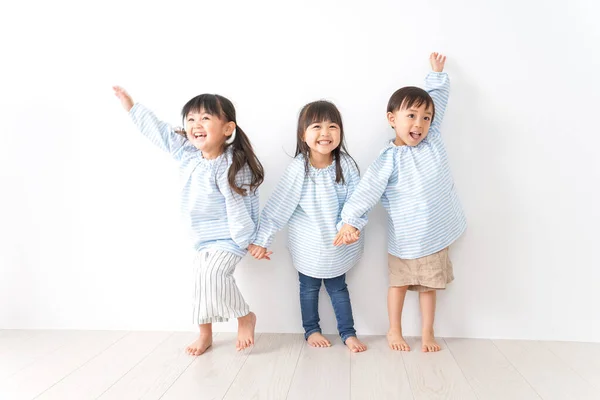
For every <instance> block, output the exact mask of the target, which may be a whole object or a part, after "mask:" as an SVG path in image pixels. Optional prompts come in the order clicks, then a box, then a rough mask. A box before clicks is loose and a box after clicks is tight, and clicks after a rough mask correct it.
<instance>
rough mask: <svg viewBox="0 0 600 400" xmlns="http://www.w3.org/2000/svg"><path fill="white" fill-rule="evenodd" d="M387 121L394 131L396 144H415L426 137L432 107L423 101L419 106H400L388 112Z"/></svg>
mask: <svg viewBox="0 0 600 400" xmlns="http://www.w3.org/2000/svg"><path fill="white" fill-rule="evenodd" d="M387 117H388V122H389V123H390V125H391V126H392V128H394V131H395V132H396V140H395V142H394V144H395V145H396V146H416V145H418V144H419V143H421V142H422V141H423V139H425V138H426V137H427V133H429V127H430V126H431V120H432V118H433V109H432V107H427V105H426V104H425V103H423V104H421V105H420V106H419V107H417V106H415V105H413V106H412V107H409V108H402V107H400V109H399V110H398V111H396V112H394V113H392V112H388V114H387Z"/></svg>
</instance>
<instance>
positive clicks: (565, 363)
mask: <svg viewBox="0 0 600 400" xmlns="http://www.w3.org/2000/svg"><path fill="white" fill-rule="evenodd" d="M538 343H541V344H542V346H544V348H545V349H546V350H548V351H549V352H550V353H551V354H552V355H553V356H554V357H556V358H558V359H559V360H560V361H562V362H563V364H564V365H565V366H566V367H567V368H568V369H570V370H571V371H573V372H574V373H575V375H577V376H578V377H580V378H581V379H582V380H583V381H584V382H586V383H587V384H588V385H590V386H591V387H592V388H593V389H595V390H599V389H600V388H597V387H596V385H594V384H593V383H592V382H590V381H588V380H587V378H585V377H584V376H582V375H581V374H580V373H579V372H577V371H576V370H575V369H574V368H573V367H571V364H570V363H569V362H567V361H566V360H565V359H563V358H562V357H560V356H559V355H558V354H556V353H555V352H553V351H552V349H551V348H550V347H549V346H548V344H547V343H544V342H541V341H538Z"/></svg>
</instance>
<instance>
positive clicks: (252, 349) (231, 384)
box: [221, 333, 262, 399]
mask: <svg viewBox="0 0 600 400" xmlns="http://www.w3.org/2000/svg"><path fill="white" fill-rule="evenodd" d="M261 337H262V333H259V334H258V337H257V338H256V339H255V340H254V345H253V346H252V348H251V349H250V351H249V352H248V354H246V357H245V358H244V362H243V363H242V365H240V369H238V371H237V373H236V374H235V376H234V377H233V379H232V380H231V383H230V384H229V386H228V387H227V390H226V391H225V393H223V397H221V399H224V398H225V397H227V393H229V391H230V390H231V387H232V386H233V383H234V382H235V380H236V379H237V377H238V375H239V374H240V372H241V371H242V369H243V368H244V365H246V362H247V361H248V357H250V355H251V354H252V352H253V351H254V346H256V342H257V341H258V339H260V338H261Z"/></svg>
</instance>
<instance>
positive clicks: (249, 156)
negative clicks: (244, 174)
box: [227, 126, 265, 196]
mask: <svg viewBox="0 0 600 400" xmlns="http://www.w3.org/2000/svg"><path fill="white" fill-rule="evenodd" d="M233 135H235V137H234V138H233V141H232V142H231V144H230V146H231V147H232V149H233V152H232V154H233V155H232V162H231V167H229V175H228V176H227V178H228V181H229V186H231V189H232V190H233V191H235V192H236V193H238V194H240V195H242V196H246V195H248V194H249V192H248V190H247V189H244V188H243V186H248V187H249V190H250V191H251V192H253V193H256V190H257V189H258V187H259V186H260V185H261V184H262V183H263V180H264V178H265V171H264V169H263V166H262V164H261V163H260V161H259V160H258V157H256V154H255V153H254V149H253V148H252V144H251V143H250V139H248V136H247V135H246V133H244V131H243V130H242V128H240V127H239V126H236V128H235V132H234V133H233ZM246 164H247V165H248V168H250V172H251V173H252V179H251V181H250V183H249V184H245V185H244V184H242V185H241V186H238V185H237V183H236V176H237V173H238V172H239V171H240V170H241V169H242V168H244V166H245V165H246Z"/></svg>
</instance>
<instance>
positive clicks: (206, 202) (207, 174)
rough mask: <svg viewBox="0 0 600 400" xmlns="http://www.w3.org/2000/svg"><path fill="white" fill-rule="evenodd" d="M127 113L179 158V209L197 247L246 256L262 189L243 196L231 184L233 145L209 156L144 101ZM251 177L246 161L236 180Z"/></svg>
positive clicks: (168, 151)
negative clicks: (220, 152)
mask: <svg viewBox="0 0 600 400" xmlns="http://www.w3.org/2000/svg"><path fill="white" fill-rule="evenodd" d="M129 114H130V116H131V119H132V120H133V122H134V123H135V125H136V126H137V127H138V129H139V130H140V131H141V132H142V133H143V134H144V136H146V137H147V138H148V139H150V141H151V142H152V143H154V144H155V145H156V146H158V147H159V148H160V149H161V150H163V151H165V152H167V153H169V154H170V155H171V157H173V158H174V159H175V160H177V161H178V162H179V176H180V180H181V212H182V214H183V218H184V222H185V224H186V225H187V228H188V230H189V232H190V235H191V238H192V242H193V244H194V248H195V250H196V251H200V250H204V249H207V248H212V249H217V250H224V251H228V252H230V253H233V254H235V255H238V256H240V257H243V256H244V255H245V254H246V251H247V250H246V249H247V248H248V245H249V244H250V243H252V241H253V240H254V236H255V234H256V225H257V222H258V213H259V208H258V207H259V206H258V192H257V193H256V194H255V193H253V192H252V191H250V190H248V192H249V194H248V195H247V196H241V195H239V194H237V193H236V192H234V191H233V190H232V189H231V187H230V186H229V181H228V179H227V176H228V173H229V167H230V166H231V161H232V148H231V146H229V147H227V149H226V150H225V152H224V153H223V154H221V155H220V156H219V157H217V158H215V159H212V160H208V159H205V158H204V157H203V156H202V152H201V151H200V150H198V149H197V148H196V147H194V146H193V145H192V144H191V143H190V142H189V141H188V140H187V138H185V137H183V136H181V135H179V134H178V133H176V132H175V131H174V130H173V128H172V127H171V126H169V125H168V124H166V123H165V122H162V121H160V120H159V119H158V118H157V117H156V116H155V115H154V113H152V111H150V110H148V109H147V108H145V107H144V106H143V105H141V104H139V103H136V104H135V105H134V106H133V108H132V109H131V111H130V112H129ZM251 178H252V174H251V171H250V168H249V167H248V165H246V166H245V167H244V168H242V169H241V170H240V171H239V172H238V174H237V176H236V181H237V183H238V185H240V184H249V183H250V180H251ZM244 188H245V189H248V188H247V187H246V186H244Z"/></svg>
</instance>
